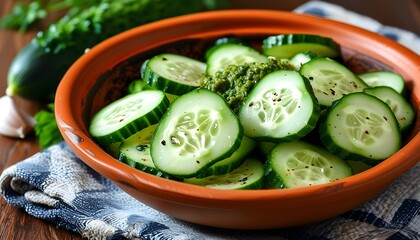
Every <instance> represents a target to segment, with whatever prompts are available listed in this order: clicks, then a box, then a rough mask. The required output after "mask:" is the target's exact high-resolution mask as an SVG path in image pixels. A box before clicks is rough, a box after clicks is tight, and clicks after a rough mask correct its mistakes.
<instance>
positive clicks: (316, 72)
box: [299, 58, 368, 107]
mask: <svg viewBox="0 0 420 240" xmlns="http://www.w3.org/2000/svg"><path fill="white" fill-rule="evenodd" d="M299 72H300V73H301V74H302V75H303V76H305V77H306V78H307V79H309V82H310V83H311V86H312V88H313V91H314V93H315V97H316V98H317V99H318V102H319V104H321V105H322V106H326V107H329V106H331V104H332V102H334V101H336V100H338V99H340V98H341V97H343V96H344V95H346V94H349V93H352V92H361V91H363V89H364V88H366V87H368V85H366V83H365V82H363V81H362V80H361V79H360V78H359V77H358V76H357V75H355V74H354V73H353V72H352V71H350V70H349V69H348V68H347V67H346V66H344V65H342V64H340V63H338V62H336V61H334V60H332V59H329V58H315V59H313V60H311V61H309V62H307V63H306V64H304V65H303V66H302V67H301V68H300V70H299Z"/></svg>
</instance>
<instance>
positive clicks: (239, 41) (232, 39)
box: [204, 37, 249, 60]
mask: <svg viewBox="0 0 420 240" xmlns="http://www.w3.org/2000/svg"><path fill="white" fill-rule="evenodd" d="M223 44H238V45H244V46H248V45H249V44H248V43H247V42H246V41H244V40H243V39H240V38H237V37H222V38H219V39H217V40H216V41H214V44H213V46H211V47H210V48H208V49H207V50H206V53H205V54H204V58H205V59H206V60H207V59H209V57H210V55H211V54H212V52H213V51H214V50H215V49H217V48H218V47H219V46H220V45H223Z"/></svg>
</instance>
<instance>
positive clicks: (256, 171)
mask: <svg viewBox="0 0 420 240" xmlns="http://www.w3.org/2000/svg"><path fill="white" fill-rule="evenodd" d="M184 182H186V183H190V184H195V185H200V186H205V187H209V188H216V189H224V190H239V189H259V188H261V187H262V186H263V184H264V165H263V164H262V163H261V162H260V161H259V160H257V159H254V158H247V159H245V161H244V162H243V163H242V164H241V165H240V166H239V167H238V168H236V169H235V170H233V171H232V172H229V173H227V174H224V175H218V176H209V177H206V178H187V179H184Z"/></svg>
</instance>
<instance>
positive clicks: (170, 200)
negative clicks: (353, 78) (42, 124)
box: [55, 10, 420, 229]
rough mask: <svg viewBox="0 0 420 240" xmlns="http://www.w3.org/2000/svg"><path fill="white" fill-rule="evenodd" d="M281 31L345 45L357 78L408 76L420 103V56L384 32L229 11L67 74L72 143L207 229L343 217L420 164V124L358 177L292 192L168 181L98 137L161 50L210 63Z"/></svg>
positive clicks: (171, 23)
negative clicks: (241, 41) (207, 56)
mask: <svg viewBox="0 0 420 240" xmlns="http://www.w3.org/2000/svg"><path fill="white" fill-rule="evenodd" d="M281 33H311V34H318V35H323V36H328V37H332V38H333V39H335V40H336V41H337V42H338V43H340V44H341V46H342V49H343V53H342V55H343V58H344V60H345V63H346V64H347V65H349V66H350V67H351V68H352V69H353V70H354V71H355V72H364V71H369V70H375V69H377V70H379V69H386V70H390V71H395V72H397V73H399V74H401V75H402V76H403V77H404V78H405V80H406V81H407V85H408V86H409V88H410V90H411V101H412V103H413V105H414V107H415V110H416V112H417V113H418V112H419V109H420V104H419V99H420V57H419V56H418V55H416V54H415V53H413V52H412V51H410V50H408V49H407V48H405V47H403V46H401V45H399V44H397V43H395V42H393V41H392V40H389V39H387V38H385V37H382V36H379V35H377V34H374V33H371V32H368V31H365V30H362V29H359V28H356V27H352V26H349V25H346V24H342V23H338V22H334V21H330V20H325V19H319V18H316V17H311V16H303V15H298V14H294V13H290V12H281V11H271V10H226V11H220V12H206V13H199V14H193V15H188V16H182V17H177V18H173V19H168V20H163V21H159V22H155V23H151V24H148V25H144V26H140V27H138V28H134V29H132V30H129V31H127V32H124V33H122V34H119V35H117V36H115V37H112V38H110V39H108V40H106V41H104V42H102V43H100V44H98V45H97V46H95V47H94V48H92V49H91V50H90V51H89V52H87V53H86V54H85V55H84V56H82V57H81V58H80V59H79V60H78V61H77V62H76V63H75V64H74V65H73V66H72V67H71V68H70V69H69V71H68V72H67V74H66V75H65V77H64V79H63V80H62V82H61V84H60V86H59V87H58V91H57V95H56V100H55V104H56V117H57V122H58V125H59V128H60V131H61V133H62V134H63V136H64V138H65V141H66V142H67V143H68V144H69V145H70V147H71V148H72V149H73V150H74V152H75V153H76V154H77V156H79V157H80V158H81V159H82V160H83V161H84V162H85V163H86V164H88V165H89V166H90V167H92V168H93V169H95V170H96V171H97V172H99V173H100V174H102V175H103V176H105V177H107V178H109V179H110V180H112V181H113V182H115V183H116V184H117V185H118V186H119V187H120V188H121V189H123V190H124V191H126V192H127V193H129V194H130V195H132V196H133V197H134V198H136V199H138V200H139V201H140V202H143V203H145V204H147V205H149V206H150V207H152V208H155V209H157V210H159V211H161V212H163V213H166V214H168V215H170V216H173V217H175V218H178V219H182V220H185V221H188V222H193V223H197V224H202V225H207V226H214V227H220V228H232V229H270V228H279V227H291V226H297V225H302V224H307V223H313V222H317V221H321V220H324V219H327V218H331V217H334V216H337V215H339V214H342V213H344V212H346V211H348V210H350V209H352V208H355V207H357V206H359V205H361V204H363V203H364V202H366V201H368V200H370V199H372V198H374V197H375V196H377V195H378V194H380V193H381V192H382V191H384V190H385V189H386V188H387V187H388V186H389V185H390V183H391V182H392V181H394V180H395V179H396V178H397V177H398V176H399V175H401V174H402V173H404V172H405V171H407V170H408V169H410V168H411V167H413V166H414V165H415V164H416V163H417V162H418V160H419V159H420V151H419V150H418V149H419V148H420V134H419V129H420V117H419V116H418V115H417V117H416V120H415V121H416V123H415V126H414V127H413V128H412V130H411V132H410V133H409V134H408V135H407V136H406V137H405V139H406V142H405V146H404V147H403V148H402V149H401V150H400V151H398V152H397V153H396V154H394V155H393V156H392V157H390V158H389V159H387V160H385V161H383V162H382V163H380V164H378V165H376V166H375V167H373V168H371V169H369V170H366V171H364V172H362V173H359V174H356V175H354V176H351V177H348V178H345V179H342V180H339V181H336V182H333V183H329V184H323V185H317V186H311V187H304V188H297V189H287V190H236V191H235V190H216V189H209V188H205V187H200V186H194V185H189V184H186V183H182V182H177V181H173V180H168V179H163V178H159V177H156V176H153V175H151V174H148V173H144V172H141V171H139V170H136V169H134V168H131V167H129V166H128V165H125V164H124V163H121V162H119V161H118V160H116V159H115V158H113V157H111V156H110V155H108V154H107V153H106V152H105V151H104V150H103V149H101V148H100V147H99V146H98V145H97V144H96V143H95V142H94V141H93V140H92V138H91V137H90V136H89V133H88V130H87V129H88V124H89V121H90V118H91V117H92V115H93V114H94V113H95V112H96V111H97V110H98V109H99V108H101V107H103V106H104V105H105V104H107V103H109V102H110V101H112V100H114V99H116V98H118V97H120V96H121V94H122V92H123V91H124V88H125V87H126V86H127V83H128V81H130V80H133V79H135V78H138V77H139V69H140V66H141V63H142V62H143V61H144V60H145V59H147V58H149V57H150V56H152V55H154V54H156V53H158V52H164V51H167V52H177V53H182V54H186V55H190V56H195V57H197V58H202V55H203V52H202V50H203V49H204V48H205V47H207V46H208V44H209V43H211V42H212V41H213V40H215V39H217V38H219V37H221V36H226V35H232V34H233V35H236V36H239V37H243V38H247V39H250V40H251V41H252V40H253V39H254V40H259V39H262V36H268V35H274V34H281Z"/></svg>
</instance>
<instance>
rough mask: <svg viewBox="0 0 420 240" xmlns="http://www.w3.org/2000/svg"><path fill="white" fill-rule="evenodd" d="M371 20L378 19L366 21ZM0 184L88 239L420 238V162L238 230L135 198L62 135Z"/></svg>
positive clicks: (320, 11) (327, 9)
mask: <svg viewBox="0 0 420 240" xmlns="http://www.w3.org/2000/svg"><path fill="white" fill-rule="evenodd" d="M296 11H297V12H300V13H310V14H317V15H320V16H322V17H331V18H334V19H336V20H343V21H350V23H352V24H355V25H358V22H359V21H361V20H362V21H363V26H365V27H367V26H368V25H369V26H368V28H369V29H370V30H372V31H377V32H380V33H382V34H384V35H387V36H389V37H392V38H393V39H394V40H396V41H399V42H400V43H402V44H407V45H408V46H409V47H411V48H413V46H414V47H415V49H413V50H415V51H417V52H419V50H420V48H419V42H420V40H419V37H418V36H416V35H415V34H412V33H410V32H406V31H403V30H400V29H396V28H391V27H385V26H382V25H380V24H379V23H377V22H376V21H374V20H372V19H369V18H366V17H363V16H360V15H357V14H355V13H352V12H349V11H347V10H345V9H343V8H341V7H339V6H335V5H331V4H327V3H324V2H315V1H312V2H309V3H307V4H305V5H302V6H301V7H299V8H298V9H296ZM367 22H371V24H366V23H367ZM0 190H1V194H2V196H3V198H4V199H5V200H6V201H7V202H8V203H10V204H12V205H14V206H17V207H19V208H22V209H24V210H25V211H26V212H27V213H28V214H30V215H33V216H35V217H38V218H40V219H44V220H46V221H51V222H53V223H55V224H56V225H57V226H58V227H61V228H64V229H67V230H70V231H73V232H76V233H79V234H80V235H81V236H83V237H85V238H87V239H155V240H163V239H165V240H169V239H184V240H187V239H191V240H201V239H203V240H207V239H216V240H217V239H229V240H234V239H244V240H247V239H249V240H251V239H252V240H258V239H264V240H266V239H268V240H270V239H273V240H274V239H276V240H281V239H285V240H294V239H301V240H304V239H319V240H330V239H331V240H332V239H388V240H397V239H398V240H409V239H410V240H411V239H420V165H419V164H417V165H416V166H415V167H414V168H412V169H411V170H409V171H408V172H406V173H405V174H403V175H402V176H401V177H399V178H398V179H397V180H396V181H395V182H393V183H392V185H391V186H390V187H389V188H388V189H387V190H386V191H385V192H383V193H382V194H381V195H379V196H378V197H376V198H375V199H372V200H371V201H369V202H367V203H366V204H364V205H362V206H361V207H358V208H356V209H353V210H351V211H349V212H347V213H345V214H342V215H341V216H339V217H336V218H332V219H329V220H327V221H323V222H320V223H317V224H311V225H307V226H301V227H295V228H287V229H276V230H264V231H235V230H223V229H215V228H209V227H203V226H198V225H194V224H191V223H186V222H183V221H180V220H177V219H174V218H172V217H169V216H167V215H165V214H163V213H160V212H158V211H156V210H154V209H151V208H150V207H148V206H146V205H144V204H142V203H140V202H138V201H137V200H135V199H133V198H132V197H130V196H129V195H127V194H126V193H125V192H123V191H121V190H120V189H119V188H118V187H117V186H116V185H115V184H113V183H112V182H110V181H109V180H108V179H106V178H104V177H103V176H101V175H99V174H98V173H96V172H95V171H93V170H92V169H90V168H89V167H88V166H87V165H85V164H84V163H83V162H82V161H81V160H80V159H78V158H77V157H76V156H75V155H74V153H73V152H72V151H71V150H70V149H69V148H68V146H67V145H66V144H65V143H64V142H62V143H60V144H57V145H55V146H53V147H51V148H49V149H47V150H45V151H42V152H40V153H37V154H35V155H34V156H32V157H30V158H28V159H26V160H24V161H22V162H20V163H18V164H16V165H13V166H11V167H9V168H7V169H6V170H5V171H4V172H3V173H2V175H1V176H0Z"/></svg>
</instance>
